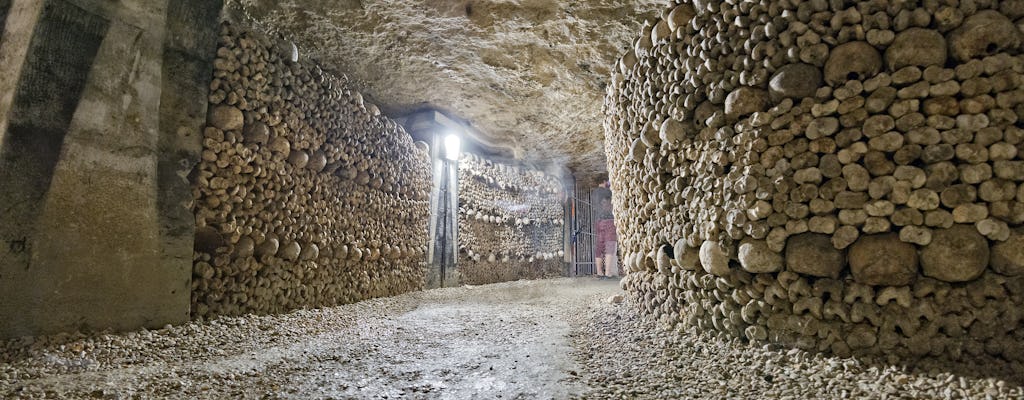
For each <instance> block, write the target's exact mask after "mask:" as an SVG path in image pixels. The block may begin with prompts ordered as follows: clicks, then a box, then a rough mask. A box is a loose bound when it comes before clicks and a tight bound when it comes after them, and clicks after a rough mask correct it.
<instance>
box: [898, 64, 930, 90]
mask: <svg viewBox="0 0 1024 400" xmlns="http://www.w3.org/2000/svg"><path fill="white" fill-rule="evenodd" d="M892 70H893V71H896V72H893V73H892V83H893V85H896V86H907V85H909V84H911V83H915V82H917V81H920V80H921V76H922V74H923V72H921V69H920V68H918V67H916V66H913V65H911V66H904V67H899V68H893V69H892Z"/></svg>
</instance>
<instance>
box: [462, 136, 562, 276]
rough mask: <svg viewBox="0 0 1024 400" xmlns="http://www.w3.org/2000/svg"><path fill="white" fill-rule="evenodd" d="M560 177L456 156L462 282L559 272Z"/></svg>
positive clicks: (560, 243)
mask: <svg viewBox="0 0 1024 400" xmlns="http://www.w3.org/2000/svg"><path fill="white" fill-rule="evenodd" d="M562 193H563V189H562V184H561V182H560V181H559V180H558V179H557V178H555V177H552V176H550V175H547V174H545V173H544V172H541V171H538V170H533V169H528V168H525V167H516V166H512V165H508V164H502V163H497V162H492V161H491V160H486V159H483V158H480V157H479V156H475V155H473V154H468V153H467V154H465V155H464V156H463V157H462V159H461V160H459V222H458V223H459V266H458V270H459V273H460V275H461V281H462V283H466V284H473V285H479V284H485V283H495V282H504V281H512V280H518V279H537V278H546V277H555V276H564V275H565V272H566V269H565V268H566V267H565V263H564V262H563V261H562V257H563V256H564V255H565V252H564V250H563V243H562V226H563V225H564V209H563V206H562V196H563V195H562Z"/></svg>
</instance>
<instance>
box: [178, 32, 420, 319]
mask: <svg viewBox="0 0 1024 400" xmlns="http://www.w3.org/2000/svg"><path fill="white" fill-rule="evenodd" d="M219 46H220V47H219V49H218V50H217V59H216V61H215V62H214V67H215V71H214V78H213V82H212V83H211V84H210V92H211V93H210V108H209V110H210V111H209V115H208V121H209V123H208V126H207V127H206V129H205V131H204V132H203V134H204V139H203V153H202V161H201V163H200V164H199V165H198V166H197V167H196V169H195V171H194V172H193V174H192V180H193V182H194V189H193V190H194V198H195V204H194V209H195V217H196V226H197V228H196V252H195V262H194V269H193V276H192V314H193V316H194V317H209V316H214V315H236V314H241V313H249V312H255V313H274V312H281V311H285V310H290V309H294V308H300V307H311V306H322V305H333V304H339V303H348V302H353V301H357V300H360V299H366V298H370V297H377V296H387V295H395V294H399V293H403V292H407V291H411V290H417V289H420V288H422V286H423V279H424V275H425V269H424V264H423V263H424V261H425V259H426V256H425V249H426V247H425V246H426V243H427V237H426V236H427V221H428V214H429V202H428V198H429V190H430V160H429V156H428V155H427V153H426V152H425V151H423V150H422V149H418V148H416V147H415V146H414V144H413V141H412V139H411V137H410V136H409V135H408V134H406V133H405V132H404V130H403V129H402V128H401V127H400V126H399V125H397V124H396V123H395V122H393V121H392V120H390V119H388V118H386V117H384V116H382V115H381V114H380V111H379V109H377V107H376V106H374V105H372V104H369V103H368V102H366V101H364V100H363V98H362V96H361V95H360V94H359V93H358V92H355V91H352V90H351V89H349V88H348V87H347V83H346V81H345V80H344V79H343V78H338V77H335V76H332V75H331V74H329V73H326V72H324V71H322V70H320V69H319V68H318V67H316V66H315V65H313V64H309V63H305V62H294V60H293V59H292V57H291V56H290V53H289V54H280V53H279V52H278V49H279V48H281V46H274V45H272V44H271V43H270V42H269V41H268V40H266V39H265V38H263V37H262V36H260V35H257V34H254V33H249V32H243V31H241V30H240V29H238V28H237V27H235V26H233V25H230V24H227V23H225V24H224V25H223V26H222V29H221V37H220V43H219ZM287 48H288V49H291V46H287Z"/></svg>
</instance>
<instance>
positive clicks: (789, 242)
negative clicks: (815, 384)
mask: <svg viewBox="0 0 1024 400" xmlns="http://www.w3.org/2000/svg"><path fill="white" fill-rule="evenodd" d="M1022 18H1024V1H984V0H981V1H960V2H955V1H954V2H939V1H933V2H927V1H926V2H888V1H842V0H833V1H826V0H814V1H786V0H769V1H761V2H720V1H710V2H705V1H700V2H693V3H686V4H678V3H677V5H676V6H674V7H673V8H671V9H669V10H666V11H665V12H664V13H663V14H662V17H661V19H657V20H654V21H649V22H648V23H647V24H645V25H644V27H643V29H642V31H641V33H640V36H639V38H638V39H636V41H635V43H634V44H633V46H632V49H631V50H630V51H628V52H627V53H626V54H625V55H624V56H623V57H622V58H621V59H620V60H619V64H618V66H619V71H617V72H616V73H615V74H614V76H613V77H612V84H611V85H610V86H609V88H608V96H607V100H606V107H605V114H606V119H605V122H606V126H605V128H606V129H605V138H606V152H607V154H608V158H609V161H610V174H611V180H612V183H613V186H614V187H616V188H617V189H618V191H617V192H616V194H615V196H614V206H615V208H616V210H617V212H616V218H617V221H616V222H617V226H618V227H619V229H620V235H619V237H620V241H621V245H622V246H623V253H624V254H625V257H624V258H625V263H624V264H625V265H626V267H627V268H628V271H629V275H628V276H627V277H626V278H625V286H626V287H627V288H628V289H629V291H630V293H631V295H632V297H633V299H634V300H636V304H638V305H639V307H641V308H642V309H643V311H644V312H646V313H647V314H648V315H650V316H652V317H655V318H658V319H659V320H661V321H662V322H663V323H666V324H674V325H677V326H678V327H681V328H683V329H702V330H713V331H717V332H721V334H723V335H727V336H737V337H744V338H747V339H749V340H754V341H769V342H775V343H781V344H786V345H792V346H796V347H800V348H805V349H816V350H820V351H825V352H832V353H835V354H840V355H846V354H867V353H873V354H892V355H899V356H938V357H950V358H963V357H969V356H977V355H982V354H985V353H987V354H989V355H994V356H1001V357H1005V358H1008V359H1015V360H1019V359H1021V358H1022V357H1024V351H1022V350H1024V348H1022V345H1024V329H1021V328H1022V326H1021V312H1020V311H1019V310H1020V309H1021V305H1024V297H1022V295H1024V284H1022V281H1024V278H1022V277H1021V273H1022V272H1024V250H1022V246H1021V245H1022V244H1024V228H1022V227H1021V224H1022V222H1024V185H1022V182H1024V159H1022V158H1021V156H1020V155H1019V153H1020V150H1021V149H1022V146H1024V130H1022V129H1021V125H1022V122H1021V119H1022V117H1024V90H1022V89H1021V88H1020V83H1021V81H1022V73H1024V57H1022V56H1021V44H1022V37H1024V34H1022V32H1021V30H1020V27H1021V26H1022V24H1024V19H1022Z"/></svg>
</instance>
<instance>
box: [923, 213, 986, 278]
mask: <svg viewBox="0 0 1024 400" xmlns="http://www.w3.org/2000/svg"><path fill="white" fill-rule="evenodd" d="M988 263H989V247H988V241H987V240H985V237H984V236H982V235H981V234H980V233H978V230H977V229H975V228H974V227H973V226H970V225H961V224H958V225H953V226H952V227H950V228H948V229H937V230H935V231H934V232H933V233H932V242H931V244H929V245H927V246H924V247H923V248H922V249H921V269H922V271H923V273H924V275H925V276H929V277H932V278H935V279H938V280H941V281H945V282H967V281H971V280H974V279H976V278H978V277H979V276H981V274H982V273H983V272H984V271H985V267H986V266H988Z"/></svg>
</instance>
